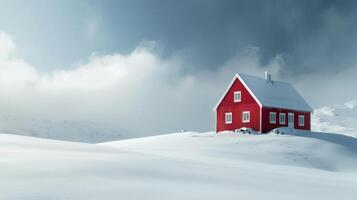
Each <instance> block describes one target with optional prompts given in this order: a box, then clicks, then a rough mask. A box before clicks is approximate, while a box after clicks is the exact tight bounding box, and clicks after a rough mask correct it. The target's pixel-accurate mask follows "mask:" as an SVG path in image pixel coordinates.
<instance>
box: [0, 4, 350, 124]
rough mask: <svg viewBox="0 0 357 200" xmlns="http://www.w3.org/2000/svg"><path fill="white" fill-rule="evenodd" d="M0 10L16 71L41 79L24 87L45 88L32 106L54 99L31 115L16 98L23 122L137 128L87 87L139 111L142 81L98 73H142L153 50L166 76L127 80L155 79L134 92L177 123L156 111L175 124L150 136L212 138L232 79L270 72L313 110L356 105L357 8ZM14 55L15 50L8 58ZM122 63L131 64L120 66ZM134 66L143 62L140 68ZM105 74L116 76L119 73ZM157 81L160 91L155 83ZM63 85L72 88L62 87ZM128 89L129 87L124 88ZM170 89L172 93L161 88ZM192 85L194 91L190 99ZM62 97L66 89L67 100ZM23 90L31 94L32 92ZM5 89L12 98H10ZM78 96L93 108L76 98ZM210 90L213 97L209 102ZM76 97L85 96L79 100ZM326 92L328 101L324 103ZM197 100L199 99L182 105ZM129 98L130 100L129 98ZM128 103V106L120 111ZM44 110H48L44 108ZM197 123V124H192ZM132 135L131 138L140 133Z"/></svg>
mask: <svg viewBox="0 0 357 200" xmlns="http://www.w3.org/2000/svg"><path fill="white" fill-rule="evenodd" d="M0 2H1V6H0V31H3V32H5V33H6V34H7V35H9V36H11V38H12V40H13V41H14V43H15V44H16V51H15V52H14V54H15V56H16V58H17V59H18V60H16V61H19V60H23V61H25V62H26V63H27V65H29V66H30V67H29V68H31V70H28V69H27V70H28V71H26V72H29V71H31V73H28V74H32V75H31V77H26V78H25V79H27V78H28V79H29V81H27V82H26V81H24V84H28V82H31V83H32V84H33V85H36V87H35V86H34V87H35V89H33V88H32V89H33V90H34V92H35V94H36V95H37V96H35V97H34V96H31V98H32V100H33V99H47V100H41V101H40V102H36V103H35V104H34V103H33V102H32V103H31V104H28V105H27V106H25V104H26V103H24V102H22V103H21V99H23V98H24V97H23V96H16V95H15V96H16V98H19V104H20V103H21V104H23V110H25V111H24V112H23V113H22V112H21V111H19V109H17V110H16V112H19V113H20V114H24V113H26V114H27V115H39V116H40V115H41V116H52V117H54V116H56V117H58V116H62V117H60V118H61V119H65V118H66V117H72V118H75V119H77V118H78V119H82V118H86V117H87V116H90V115H91V114H93V113H96V114H97V115H96V118H92V120H99V119H100V120H103V121H108V120H109V121H110V120H112V121H113V120H114V119H115V120H117V121H120V122H119V123H128V122H127V121H126V120H124V118H125V116H128V118H130V114H128V113H126V112H125V111H123V110H121V111H120V112H119V111H118V112H113V111H112V109H111V107H110V105H111V104H110V103H113V104H114V100H113V102H111V101H110V102H107V101H104V102H105V103H104V102H101V103H98V104H96V103H97V99H95V98H96V97H95V96H96V95H98V91H96V92H94V93H91V92H88V91H87V89H84V88H83V87H82V86H83V85H85V84H87V83H88V84H89V83H91V81H94V80H95V81H98V83H102V84H103V85H105V86H103V88H106V89H105V91H107V90H108V91H110V92H112V93H113V91H114V93H115V95H114V96H110V95H109V94H107V93H105V92H104V90H103V91H101V92H99V93H100V94H102V95H104V96H106V95H107V96H108V98H113V99H118V100H119V101H118V102H120V103H121V104H120V105H117V106H121V107H124V105H125V106H127V105H129V104H130V103H132V99H131V98H133V99H136V98H141V96H140V95H141V93H140V92H139V93H138V94H135V95H134V94H132V93H131V92H129V93H127V91H128V90H131V89H132V87H131V86H132V85H131V84H133V83H132V81H130V80H136V78H134V77H132V78H131V79H130V80H129V79H128V80H126V79H125V81H124V82H120V84H117V82H116V81H115V80H116V78H117V77H112V79H110V78H109V80H110V81H112V82H110V81H108V80H104V79H105V77H104V78H103V80H102V79H100V80H99V79H94V78H93V79H92V74H93V73H94V72H93V71H95V72H96V73H99V74H103V75H105V76H108V73H107V71H105V70H104V71H105V72H103V70H98V69H97V68H100V67H101V66H107V65H108V63H107V61H103V60H106V57H108V56H109V57H110V59H109V60H110V61H108V62H109V63H112V64H113V63H114V64H113V65H118V66H120V67H122V68H123V69H129V66H133V65H134V66H136V65H137V63H140V61H139V60H140V59H139V60H138V59H137V58H136V57H135V56H136V55H137V54H136V53H135V52H134V50H135V49H137V48H138V47H142V46H144V47H145V49H146V50H145V51H144V52H146V53H147V51H148V52H149V53H148V54H149V55H150V56H149V57H150V59H154V61H152V60H150V59H148V58H147V57H145V59H143V60H146V61H147V62H149V63H151V64H150V65H149V66H156V67H157V66H158V67H157V68H155V67H153V68H154V70H152V69H150V70H149V69H144V70H142V69H140V70H139V69H136V68H135V67H134V68H135V70H134V71H130V70H129V72H128V73H134V72H135V73H143V72H147V73H148V75H147V76H145V77H144V78H143V80H144V79H145V80H146V81H149V82H150V83H151V82H153V85H150V86H147V87H148V88H149V89H146V87H145V89H144V86H145V84H143V83H142V84H143V85H141V84H137V85H135V84H134V86H135V87H134V86H133V87H134V88H135V89H137V90H139V91H144V93H145V95H147V96H145V97H147V98H150V99H151V100H150V101H155V102H152V104H155V106H153V107H154V108H155V109H156V110H154V108H153V110H150V111H151V112H157V113H154V114H153V115H155V116H157V115H161V116H162V117H163V119H165V118H167V117H169V115H167V116H166V114H165V112H161V111H160V112H158V111H157V109H160V107H161V105H164V106H163V107H162V109H171V108H172V107H176V110H174V111H173V112H174V114H175V118H174V119H175V121H176V123H174V122H170V123H166V126H165V127H164V128H162V129H160V125H159V124H154V123H153V122H151V123H150V124H149V123H146V124H145V123H142V124H139V125H140V126H147V127H151V128H148V130H149V131H171V130H177V129H179V128H181V127H182V128H191V129H200V130H202V129H209V128H211V127H212V126H211V125H212V121H210V120H212V119H211V117H212V116H210V112H211V107H212V106H213V105H214V104H215V100H216V99H218V96H219V95H221V94H220V93H221V92H222V91H223V89H224V88H225V85H226V84H227V83H228V82H229V80H230V78H231V77H232V76H233V73H234V72H237V71H238V72H248V73H249V72H251V73H252V74H255V75H257V74H260V73H261V72H262V71H264V70H265V69H270V70H272V71H273V72H274V70H275V74H274V73H273V77H276V78H278V79H282V80H288V81H290V82H292V83H293V84H295V85H296V87H297V88H298V90H299V91H301V92H302V93H303V95H304V96H305V97H306V98H307V100H308V101H309V102H310V103H311V104H312V106H313V107H319V106H322V105H326V104H332V103H341V102H344V101H347V100H350V99H354V98H357V94H355V93H356V92H355V89H354V87H353V85H355V84H356V81H354V76H352V75H353V74H355V73H357V56H356V52H357V28H356V27H357V12H356V11H357V2H356V1H348V0H345V1H327V0H324V1H322V0H321V1H319V0H315V1H307V0H305V1H304V0H299V1H298V0H296V1H290V0H267V1H252V0H249V1H248V0H247V1H239V0H226V1H222V0H206V1H198V0H190V1H171V0H151V1H144V0H113V1H110V0H104V1H92V0H88V1H85V0H78V1H70V0H62V1H46V0H36V1H31V2H30V1H25V0H23V1H19V0H14V1H1V0H0ZM0 36H1V35H0ZM6 38H7V37H6ZM0 39H1V38H0ZM5 40H6V41H8V40H9V39H5ZM0 42H1V41H0ZM148 44H154V46H155V47H154V51H153V52H152V51H150V50H148V49H150V48H149V47H148V46H150V45H148ZM0 50H1V47H0ZM6 51H8V49H5V50H4V52H6ZM0 53H1V51H0ZM140 55H141V54H140ZM143 55H146V54H145V53H143ZM111 56H113V57H115V58H111ZM116 56H119V57H120V59H117V58H116ZM122 56H123V57H125V58H121V57H122ZM0 57H1V56H0ZM132 57H135V58H132ZM11 59H12V58H6V59H4V60H3V61H1V59H0V64H1V62H2V64H3V65H7V64H8V63H10V64H9V66H10V65H11V66H12V65H14V66H19V65H18V63H13V60H11ZM147 59H148V60H147ZM122 60H124V61H122ZM127 60H129V61H127ZM131 60H134V61H135V62H134V64H133V63H132V61H131ZM93 63H94V64H93ZM123 63H124V64H123ZM88 65H89V66H90V67H89V68H95V70H94V69H91V70H92V71H91V72H89V73H87V72H85V73H82V71H83V70H81V69H82V68H86V67H88ZM143 65H145V63H143ZM108 66H109V65H108ZM123 66H124V67H123ZM1 67H2V66H1ZM120 67H119V68H120ZM103 68H105V67H103ZM162 68H168V69H170V70H172V71H166V69H165V70H163V69H162ZM21 69H22V68H21ZM77 69H79V70H77ZM105 69H106V70H109V69H110V70H111V68H110V66H109V67H107V68H105ZM2 70H3V71H1V72H0V73H3V74H5V75H6V73H9V74H12V73H14V74H17V75H19V73H18V72H16V71H11V70H10V71H11V73H10V72H9V71H6V70H7V69H6V70H5V69H2ZM61 70H62V71H63V70H72V71H69V72H65V73H64V74H65V75H63V74H61ZM32 71H36V72H32ZM78 71H79V72H78ZM84 71H85V70H84ZM119 71H120V70H119ZM119 71H118V73H119ZM154 72H155V73H159V74H160V75H163V76H164V75H165V76H169V77H170V79H168V78H162V76H159V77H156V76H155V75H152V73H154ZM135 73H134V74H135ZM53 74H54V75H53ZM83 74H84V75H83ZM109 74H110V73H109ZM119 74H120V73H119ZM5 75H4V76H5ZM136 75H137V74H135V76H136ZM14 76H15V75H14ZM86 76H89V78H88V77H86ZM151 76H152V78H153V79H155V81H153V80H151V79H147V77H151ZM64 77H65V78H64ZM83 77H84V78H83ZM16 78H18V77H16ZM16 78H14V79H13V80H20V81H22V80H24V78H19V79H16ZM75 78H77V79H78V78H79V79H81V80H82V79H83V80H82V82H77V81H74V80H75ZM6 80H7V79H6ZM60 80H61V81H63V82H66V81H67V82H66V83H65V84H63V85H60V86H58V84H59V83H60V82H61V81H60ZM68 80H70V81H68ZM212 80H214V81H212ZM1 81H2V82H1ZM0 82H1V83H2V84H3V85H1V87H0V90H1V91H2V89H4V88H5V87H6V84H4V83H7V84H8V83H11V84H9V87H10V85H13V83H12V82H10V81H3V80H0ZM45 82H49V85H51V86H49V87H48V88H50V89H48V88H47V87H45V86H44V85H45V84H44V83H45ZM212 82H213V83H212ZM124 83H125V84H127V85H128V87H124V88H123V87H122V86H123V84H124ZM191 84H192V85H191ZM20 85H21V84H20ZM107 85H114V86H115V87H118V88H120V90H119V89H118V90H112V89H113V88H112V86H110V87H109V86H108V87H107ZM162 85H168V86H165V87H163V88H161V86H162ZM187 85H191V86H192V87H191V89H190V88H188V86H187ZM93 86H94V87H95V85H93ZM114 86H113V87H114ZM129 86H130V87H129ZM139 86H143V87H139ZM154 86H156V87H154ZM343 86H347V87H343ZM19 87H20V86H19ZM26 87H27V86H26ZM58 87H61V88H62V87H65V88H66V89H65V90H64V89H63V88H62V89H61V90H59V89H58ZM88 87H90V86H89V85H88ZM1 88H2V89H1ZM20 88H22V89H23V86H21V87H20ZM39 88H40V92H39V91H38V90H39ZM68 88H70V89H68ZM78 88H80V89H78ZM108 88H110V89H108ZM329 88H330V89H331V88H332V89H333V91H334V93H333V94H334V96H333V95H331V92H330V91H329ZM342 88H343V89H342ZM5 89H6V88H5ZM5 89H4V91H5V92H9V91H8V90H5ZM67 89H68V90H67ZM173 89H178V90H179V91H180V93H179V94H178V96H177V98H176V99H171V98H170V99H167V98H166V97H165V95H162V96H160V95H161V94H160V92H159V91H161V90H165V92H166V93H165V94H167V95H170V93H169V91H171V90H173ZM77 90H79V91H80V92H82V93H83V94H85V95H84V96H86V95H87V97H88V98H86V99H82V96H78V97H77V96H76V95H77V94H78V91H77ZM204 90H207V91H206V92H203V91H204ZM27 91H31V90H27ZM54 91H55V92H54ZM73 91H77V93H76V94H74V95H70V94H72V93H71V92H73ZM317 91H318V92H319V95H316V92H317ZM56 92H58V93H56ZM82 93H80V94H82ZM153 94H156V96H154V95H153ZM189 94H190V95H191V96H186V98H185V99H180V98H183V96H185V95H189ZM9 95H10V96H11V95H13V92H9ZM18 95H20V93H19V94H18ZM67 95H68V96H67ZM92 95H93V96H92ZM121 95H127V96H125V98H123V96H121ZM180 95H181V96H180ZM15 96H14V97H11V98H10V97H9V100H8V101H7V100H1V101H2V102H1V101H0V103H2V104H3V105H2V106H0V107H3V109H4V110H6V112H9V113H11V112H12V110H11V108H12V107H13V108H18V107H17V105H15V103H14V102H16V101H13V98H15ZM67 97H68V98H67ZM129 97H130V98H129ZM205 97H207V98H206V99H205V103H203V104H201V103H200V99H202V98H205ZM16 98H15V99H16ZM27 98H30V97H29V96H28V97H27ZM126 98H128V99H127V101H124V100H123V101H121V100H122V99H126ZM69 99H72V100H73V101H70V100H69ZM88 99H89V100H88ZM157 99H159V100H157ZM59 100H65V102H67V104H65V105H66V106H67V105H73V106H74V107H75V106H77V107H76V108H78V105H77V104H81V106H83V105H82V104H83V103H82V102H83V101H85V102H87V104H88V105H91V107H90V108H88V107H85V106H83V108H82V107H81V108H80V109H78V110H77V109H69V110H67V111H66V112H65V111H63V110H62V111H58V110H56V109H54V110H53V109H52V108H53V107H52V106H54V105H56V106H59V105H58V104H57V103H56V102H57V101H59ZM91 100H92V101H93V102H91ZM179 100H180V101H179ZM98 101H100V100H99V99H98ZM146 101H149V100H146ZM158 101H159V102H158ZM160 101H161V102H160ZM49 102H50V103H49ZM163 102H164V103H163ZM137 103H139V104H140V106H144V105H148V106H149V105H150V102H141V101H140V102H137ZM146 103H147V104H146ZM10 104H11V106H10ZM199 104H200V105H199ZM43 105H46V106H45V107H41V106H43ZM98 105H102V106H103V109H104V110H106V111H102V110H100V111H99V110H95V109H94V107H96V106H98ZM36 106H38V107H36ZM60 106H64V105H62V104H61V105H60ZM106 106H109V107H108V108H107V107H106ZM112 106H113V105H112ZM129 107H130V106H129ZM68 108H71V107H70V106H69V107H68ZM183 108H185V109H187V112H184V111H183ZM196 108H197V110H195V109H196ZM98 109H100V107H98ZM35 110H36V112H35ZM38 110H41V113H39V112H37V111H38ZM124 110H125V109H124ZM90 111H92V113H91V112H90ZM59 112H62V113H59ZM83 113H85V114H83ZM123 113H124V114H126V115H124V114H123ZM200 113H201V114H203V115H205V118H204V119H201V120H200V121H199V122H197V123H193V122H192V120H194V119H197V118H198V117H199V116H200V115H199V114H200ZM84 115H85V116H86V117H84ZM188 115H189V116H190V117H187V116H188ZM143 117H144V118H145V120H147V121H150V118H151V116H149V115H148V116H145V115H143ZM184 118H185V119H186V118H187V120H185V119H184ZM123 121H124V122H123ZM139 125H138V126H139ZM186 125H187V126H186ZM133 127H134V126H133ZM133 127H129V129H132V130H133V131H135V130H136V129H135V128H133ZM125 128H128V127H125Z"/></svg>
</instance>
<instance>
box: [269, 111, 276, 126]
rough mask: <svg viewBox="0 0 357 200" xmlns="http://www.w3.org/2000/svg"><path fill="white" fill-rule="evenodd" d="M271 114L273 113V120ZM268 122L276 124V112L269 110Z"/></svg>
mask: <svg viewBox="0 0 357 200" xmlns="http://www.w3.org/2000/svg"><path fill="white" fill-rule="evenodd" d="M272 115H274V120H272ZM269 123H270V124H276V112H269Z"/></svg>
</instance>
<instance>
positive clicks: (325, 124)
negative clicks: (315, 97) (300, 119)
mask: <svg viewBox="0 0 357 200" xmlns="http://www.w3.org/2000/svg"><path fill="white" fill-rule="evenodd" d="M311 122H312V129H313V130H314V131H322V132H332V133H339V134H344V135H349V136H353V137H356V138H357V100H354V101H350V102H347V103H345V104H342V105H333V106H326V107H322V108H319V109H316V110H314V113H313V115H312V118H311Z"/></svg>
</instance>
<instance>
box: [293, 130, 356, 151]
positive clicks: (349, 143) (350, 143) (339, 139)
mask: <svg viewBox="0 0 357 200" xmlns="http://www.w3.org/2000/svg"><path fill="white" fill-rule="evenodd" d="M289 135H294V136H298V137H308V138H314V139H318V140H324V141H327V142H331V143H335V144H337V145H341V146H344V147H346V148H347V149H348V150H350V151H351V152H353V153H354V154H357V138H354V137H351V136H347V135H341V134H336V133H323V132H309V131H298V132H293V133H289Z"/></svg>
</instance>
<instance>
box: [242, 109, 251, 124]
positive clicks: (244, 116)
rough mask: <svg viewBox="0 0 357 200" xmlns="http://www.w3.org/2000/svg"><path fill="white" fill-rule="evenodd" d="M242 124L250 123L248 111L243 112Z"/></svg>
mask: <svg viewBox="0 0 357 200" xmlns="http://www.w3.org/2000/svg"><path fill="white" fill-rule="evenodd" d="M242 122H243V123H248V122H250V112H249V111H244V112H243V117H242Z"/></svg>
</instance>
